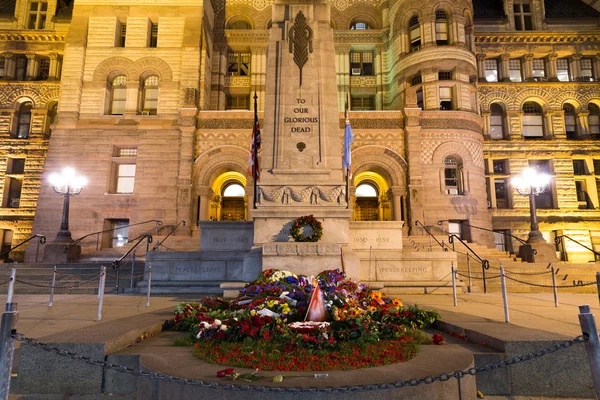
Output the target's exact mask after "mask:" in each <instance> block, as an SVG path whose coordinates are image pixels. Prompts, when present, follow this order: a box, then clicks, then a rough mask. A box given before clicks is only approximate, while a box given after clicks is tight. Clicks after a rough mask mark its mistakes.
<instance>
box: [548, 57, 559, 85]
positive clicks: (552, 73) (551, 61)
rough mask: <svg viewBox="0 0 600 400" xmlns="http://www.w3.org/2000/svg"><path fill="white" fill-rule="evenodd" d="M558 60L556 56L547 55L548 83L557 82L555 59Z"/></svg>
mask: <svg viewBox="0 0 600 400" xmlns="http://www.w3.org/2000/svg"><path fill="white" fill-rule="evenodd" d="M557 58H558V54H556V53H551V54H548V61H547V63H546V66H547V68H546V69H547V70H548V80H549V81H550V82H558V76H557V71H556V59H557Z"/></svg>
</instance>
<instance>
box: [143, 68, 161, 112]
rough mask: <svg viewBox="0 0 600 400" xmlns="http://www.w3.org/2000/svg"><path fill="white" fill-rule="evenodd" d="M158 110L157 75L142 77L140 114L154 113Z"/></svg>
mask: <svg viewBox="0 0 600 400" xmlns="http://www.w3.org/2000/svg"><path fill="white" fill-rule="evenodd" d="M157 110H158V76H156V75H152V76H149V77H147V78H146V79H144V84H143V87H142V110H141V111H142V115H156V113H157Z"/></svg>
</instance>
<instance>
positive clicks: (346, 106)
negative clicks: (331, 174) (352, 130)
mask: <svg viewBox="0 0 600 400" xmlns="http://www.w3.org/2000/svg"><path fill="white" fill-rule="evenodd" d="M347 123H348V93H346V104H345V107H344V132H345V127H346V124H347ZM344 135H345V133H344ZM349 176H350V171H348V168H346V209H348V208H350V193H349V192H350V182H349V180H350V177H349Z"/></svg>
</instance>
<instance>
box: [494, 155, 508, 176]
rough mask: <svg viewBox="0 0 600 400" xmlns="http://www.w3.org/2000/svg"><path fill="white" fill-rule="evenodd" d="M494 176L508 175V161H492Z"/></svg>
mask: <svg viewBox="0 0 600 400" xmlns="http://www.w3.org/2000/svg"><path fill="white" fill-rule="evenodd" d="M492 168H493V170H494V175H508V160H506V159H503V160H492Z"/></svg>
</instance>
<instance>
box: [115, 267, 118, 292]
mask: <svg viewBox="0 0 600 400" xmlns="http://www.w3.org/2000/svg"><path fill="white" fill-rule="evenodd" d="M115 294H119V268H117V279H116V281H115Z"/></svg>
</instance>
